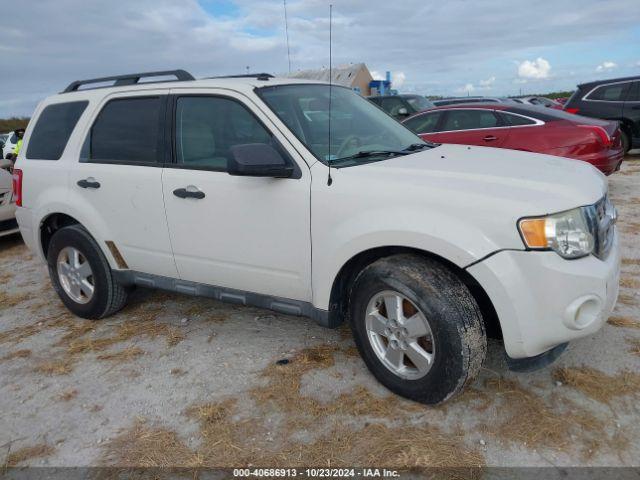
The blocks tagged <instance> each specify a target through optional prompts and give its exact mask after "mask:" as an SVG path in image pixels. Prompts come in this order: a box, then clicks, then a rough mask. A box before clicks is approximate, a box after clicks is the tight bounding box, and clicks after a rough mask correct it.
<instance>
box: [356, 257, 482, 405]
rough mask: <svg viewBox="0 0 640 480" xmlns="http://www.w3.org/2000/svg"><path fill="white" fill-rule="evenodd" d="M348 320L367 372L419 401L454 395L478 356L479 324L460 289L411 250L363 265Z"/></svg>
mask: <svg viewBox="0 0 640 480" xmlns="http://www.w3.org/2000/svg"><path fill="white" fill-rule="evenodd" d="M350 321H351V327H352V330H353V334H354V338H355V342H356V345H357V347H358V350H359V351H360V354H361V355H362V358H363V359H364V361H365V363H366V364H367V367H368V368H369V370H370V371H371V372H372V373H373V375H374V376H375V377H376V378H377V379H378V380H379V381H380V382H381V383H382V384H383V385H385V386H386V387H387V388H389V389H390V390H391V391H393V392H394V393H397V394H398V395H401V396H403V397H406V398H409V399H411V400H415V401H418V402H421V403H426V404H432V405H433V404H438V403H442V402H444V401H446V400H448V399H449V398H451V397H452V396H454V395H455V394H457V393H458V392H460V391H461V390H462V389H463V388H464V386H465V385H466V384H467V383H468V382H470V381H471V380H472V379H473V378H474V377H475V376H476V375H477V374H478V372H479V370H480V367H481V366H482V363H483V362H484V358H485V356H486V350H487V340H486V334H485V330H484V322H483V320H482V315H481V313H480V309H479V307H478V305H477V303H476V301H475V299H474V298H473V296H472V295H471V293H470V292H469V290H468V288H467V287H466V286H465V285H464V284H463V283H462V281H461V280H460V279H459V278H458V276H457V275H456V274H455V273H454V272H453V271H451V270H450V269H449V268H447V267H446V266H444V265H443V264H442V263H440V262H438V261H435V260H432V259H429V258H424V257H422V256H419V255H413V254H400V255H394V256H391V257H387V258H384V259H381V260H378V261H376V262H374V263H373V264H371V265H369V266H368V267H367V268H365V269H364V270H363V271H362V272H361V273H360V275H359V276H358V277H357V279H356V281H355V283H354V286H353V289H352V295H351V302H350Z"/></svg>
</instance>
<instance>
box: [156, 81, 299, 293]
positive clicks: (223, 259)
mask: <svg viewBox="0 0 640 480" xmlns="http://www.w3.org/2000/svg"><path fill="white" fill-rule="evenodd" d="M178 92H180V93H178ZM172 104H173V111H174V114H173V115H172V116H173V121H174V128H173V129H172V131H173V133H172V136H173V137H174V138H173V144H174V161H175V163H174V164H173V166H172V167H167V168H165V169H164V172H163V189H164V198H165V205H166V213H167V220H168V223H169V230H170V235H171V242H172V245H173V251H174V256H175V261H176V265H177V267H178V272H179V275H180V278H181V279H183V280H190V281H194V282H199V283H205V284H209V285H214V286H219V287H226V288H233V289H237V290H243V291H248V292H253V293H259V294H265V295H272V296H277V297H283V298H289V299H295V300H302V301H310V300H311V281H310V269H311V236H310V203H309V202H310V183H311V177H310V172H309V169H308V168H307V166H306V164H305V163H304V162H303V160H302V159H301V158H300V157H295V158H294V157H293V156H294V155H295V152H294V151H293V150H292V149H290V150H292V151H289V152H287V151H286V150H285V148H286V147H284V146H285V145H287V141H286V139H285V138H284V137H283V136H282V135H281V134H280V132H278V131H276V130H275V129H274V128H273V126H272V124H271V122H270V120H269V119H268V117H266V115H264V114H263V113H262V112H260V111H259V110H257V109H256V108H255V106H254V105H252V104H251V100H249V99H247V98H245V97H243V96H242V95H240V94H234V93H230V92H228V91H225V90H223V91H220V92H219V93H218V94H216V92H215V91H212V90H211V89H208V90H205V91H202V92H201V93H199V92H198V91H193V92H191V91H190V93H189V94H185V93H184V90H178V91H177V92H176V94H175V96H173V99H172ZM250 106H253V108H250ZM274 132H275V133H274ZM250 143H269V144H271V145H273V146H274V147H276V148H277V149H280V150H281V152H282V153H283V154H284V155H285V156H287V155H289V156H290V157H291V158H289V160H290V161H292V162H293V164H294V165H295V168H296V173H295V174H294V176H293V177H292V178H286V179H275V178H259V177H236V176H231V175H229V174H228V173H227V171H226V170H227V162H228V160H229V158H230V155H231V151H230V149H231V147H233V146H234V145H241V144H250ZM301 167H302V168H301ZM181 189H184V190H181ZM185 191H186V192H189V193H188V194H187V196H186V198H184V197H185V195H184V192H185Z"/></svg>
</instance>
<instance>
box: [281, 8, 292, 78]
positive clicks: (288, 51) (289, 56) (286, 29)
mask: <svg viewBox="0 0 640 480" xmlns="http://www.w3.org/2000/svg"><path fill="white" fill-rule="evenodd" d="M282 1H283V3H284V33H285V35H286V38H287V61H288V62H289V75H291V50H290V49H289V19H288V18H287V0H282Z"/></svg>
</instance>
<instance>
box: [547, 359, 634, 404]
mask: <svg viewBox="0 0 640 480" xmlns="http://www.w3.org/2000/svg"><path fill="white" fill-rule="evenodd" d="M552 375H553V378H554V379H555V380H557V381H560V382H562V383H563V384H565V385H568V386H570V387H572V388H575V389H576V390H579V391H580V392H582V393H583V394H585V395H586V396H588V397H591V398H593V399H594V400H597V401H599V402H602V403H609V402H610V401H611V400H612V399H614V398H615V397H619V396H624V395H631V394H636V393H639V392H640V374H637V373H635V372H631V371H628V370H624V371H622V372H620V373H618V374H616V375H607V374H606V373H603V372H601V371H599V370H596V369H594V368H590V367H580V368H573V367H565V368H556V369H555V370H554V371H553V374H552Z"/></svg>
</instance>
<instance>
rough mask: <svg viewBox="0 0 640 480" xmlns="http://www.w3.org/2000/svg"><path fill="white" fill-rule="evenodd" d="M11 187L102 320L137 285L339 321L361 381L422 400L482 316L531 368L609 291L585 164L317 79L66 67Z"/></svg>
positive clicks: (582, 331) (611, 239) (460, 374)
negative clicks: (66, 75)
mask: <svg viewBox="0 0 640 480" xmlns="http://www.w3.org/2000/svg"><path fill="white" fill-rule="evenodd" d="M169 74H172V75H174V76H175V77H176V79H177V80H176V81H175V82H161V83H156V84H154V83H150V81H152V80H153V79H154V77H155V76H161V77H165V78H166V76H168V75H169ZM140 79H144V80H148V81H146V82H145V83H144V84H142V85H136V84H137V83H138V82H139V80H140ZM108 81H113V82H114V85H115V86H113V87H108V88H93V89H90V88H80V89H79V87H81V86H91V85H93V84H94V83H98V82H100V83H102V84H103V87H104V85H105V84H106V83H107V82H108ZM119 85H123V86H119ZM330 99H331V101H330ZM305 108H310V109H312V110H313V112H322V111H324V112H325V114H324V115H319V114H317V113H316V114H314V115H311V116H307V115H306V114H305V110H304V109H305ZM329 121H331V130H330V129H329ZM443 159H446V160H443ZM14 191H15V195H16V201H17V205H18V208H17V218H18V223H19V225H20V231H21V232H22V236H23V237H24V240H25V242H26V244H27V245H28V247H29V249H30V250H31V251H32V252H34V253H35V254H36V255H37V256H38V257H39V258H40V259H41V260H43V261H45V262H46V263H47V264H48V267H49V273H50V276H51V281H52V284H53V287H54V289H55V291H56V292H57V293H58V295H59V296H60V298H61V300H62V302H63V303H64V304H65V305H66V306H67V308H68V309H69V310H70V311H71V312H73V313H74V314H76V315H78V316H80V317H83V318H91V319H99V318H104V317H107V316H109V315H111V314H113V313H115V312H116V311H118V310H119V309H121V308H122V307H123V306H124V305H125V303H126V301H127V295H128V293H129V291H130V289H131V288H132V287H133V286H136V285H140V286H144V287H157V288H163V289H168V290H173V291H177V292H182V293H189V294H195V295H205V296H210V297H213V298H216V299H219V300H223V301H228V302H234V303H239V304H242V305H254V306H259V307H264V308H269V309H272V310H275V311H277V312H282V313H285V314H288V315H305V316H309V317H312V318H313V319H315V320H316V321H318V322H319V323H320V324H321V325H324V326H327V327H337V326H339V325H340V324H341V323H342V322H344V321H349V323H350V325H351V329H352V331H353V334H354V338H355V342H356V345H357V348H358V350H359V351H360V354H361V355H362V357H363V359H364V361H365V363H366V364H367V366H368V367H369V369H370V370H371V372H372V373H373V375H375V376H376V378H377V379H378V380H379V381H380V382H382V383H383V384H384V385H385V386H387V387H388V388H389V389H391V390H392V391H394V392H396V393H398V394H400V395H403V396H405V397H407V398H411V399H414V400H417V401H420V402H424V403H429V404H436V403H440V402H444V401H446V400H447V399H449V398H451V397H452V396H453V395H455V394H456V393H458V392H460V391H461V390H462V389H463V387H464V386H465V385H466V384H467V383H469V382H470V381H471V379H473V377H474V376H475V375H476V374H477V373H478V371H479V370H480V367H481V366H482V363H483V361H484V358H485V354H486V349H487V341H486V336H487V332H489V333H490V334H495V335H496V336H497V337H499V338H501V339H502V342H503V344H504V347H505V349H506V353H507V354H508V358H509V360H508V362H509V365H510V367H511V368H513V369H516V370H523V369H532V368H536V367H538V368H540V367H542V366H544V365H546V364H548V363H549V362H550V361H552V360H553V359H555V358H556V357H557V356H558V355H559V354H560V352H562V350H563V349H564V348H565V346H566V343H567V342H569V341H571V340H575V339H578V338H581V337H584V336H588V335H592V334H593V333H594V332H595V331H597V330H598V329H599V328H600V327H601V326H602V325H603V324H604V322H605V321H606V319H607V317H608V316H609V314H610V312H611V311H612V309H613V305H614V304H615V301H616V297H617V292H618V277H619V261H620V251H619V247H618V236H617V234H616V229H615V226H614V224H615V219H616V216H615V209H614V207H613V205H612V204H611V202H610V200H609V197H608V194H607V181H606V178H605V177H604V176H603V175H601V174H600V173H599V172H597V171H596V170H595V169H593V168H591V167H590V166H588V165H586V164H584V163H583V162H574V161H568V160H566V159H562V158H558V157H552V156H545V155H538V154H533V153H527V152H516V151H510V150H504V149H502V150H501V149H489V148H476V147H467V146H459V145H434V144H431V143H427V142H423V141H422V140H420V138H419V137H417V136H416V135H415V134H414V133H412V132H411V131H410V130H408V129H407V128H405V127H404V126H403V125H401V124H400V123H398V122H396V121H395V120H393V119H392V118H391V117H390V116H389V115H387V114H386V113H384V112H383V111H382V110H380V109H379V108H376V107H375V106H374V105H373V104H372V103H371V102H369V101H367V100H366V99H364V98H362V97H361V96H360V95H358V94H357V93H355V92H353V91H352V90H351V89H349V88H346V87H339V86H335V85H334V86H333V87H331V86H329V85H327V84H325V83H320V82H310V81H308V80H294V79H277V78H272V77H267V76H263V75H260V76H257V77H255V78H248V77H245V78H218V79H208V80H194V79H193V77H192V76H191V75H189V74H188V73H187V72H184V71H182V70H179V71H175V72H157V73H151V74H140V73H138V74H132V75H123V76H119V77H110V78H107V79H104V78H103V79H96V80H87V81H77V82H73V83H72V84H71V85H69V86H68V87H67V88H66V89H65V90H64V92H63V93H61V94H58V95H55V96H52V97H49V98H47V99H46V100H44V101H43V102H42V103H41V104H40V105H39V106H38V107H37V109H36V111H35V113H34V116H33V121H32V122H30V124H29V126H28V128H27V132H26V136H25V140H24V148H23V149H21V151H20V153H19V156H18V159H17V163H16V168H15V169H14ZM312 245H313V255H312V254H311V251H312ZM246 341H247V352H248V354H249V355H250V354H251V346H250V344H251V333H250V332H247V339H246Z"/></svg>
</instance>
